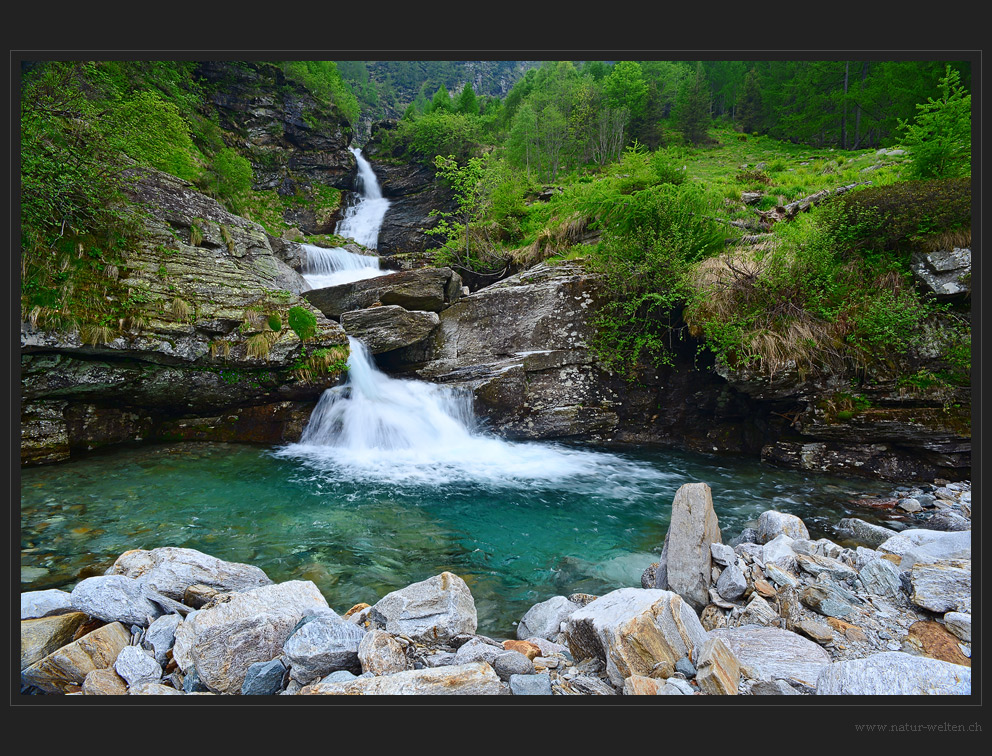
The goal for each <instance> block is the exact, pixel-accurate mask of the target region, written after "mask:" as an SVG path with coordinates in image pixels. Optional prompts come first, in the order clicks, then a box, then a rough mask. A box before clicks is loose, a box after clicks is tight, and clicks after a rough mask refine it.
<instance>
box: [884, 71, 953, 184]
mask: <svg viewBox="0 0 992 756" xmlns="http://www.w3.org/2000/svg"><path fill="white" fill-rule="evenodd" d="M940 92H941V97H940V99H939V100H934V99H933V98H932V97H931V98H929V99H928V100H927V101H926V102H925V103H919V104H917V106H916V110H917V113H916V117H915V118H914V119H913V122H912V123H908V122H907V121H903V120H900V121H899V129H900V130H901V131H902V132H903V133H904V137H903V141H904V143H905V144H906V146H907V147H909V148H910V150H911V152H912V156H913V162H912V167H911V171H912V175H913V176H914V177H916V178H923V179H926V178H952V177H956V176H970V175H971V95H970V94H967V93H966V92H965V89H964V87H963V86H962V85H961V76H960V74H959V73H958V72H957V71H956V70H955V69H953V68H951V66H950V65H948V66H947V69H946V74H945V76H944V77H943V78H941V80H940Z"/></svg>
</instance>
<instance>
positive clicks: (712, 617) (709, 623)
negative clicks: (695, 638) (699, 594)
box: [699, 604, 727, 631]
mask: <svg viewBox="0 0 992 756" xmlns="http://www.w3.org/2000/svg"><path fill="white" fill-rule="evenodd" d="M699 622H700V624H701V625H702V626H703V629H704V630H706V631H709V630H713V629H715V628H717V627H726V625H727V615H726V614H724V612H723V611H722V610H721V609H720V607H718V606H716V605H715V604H709V605H707V606H706V608H704V609H703V612H702V614H700V616H699Z"/></svg>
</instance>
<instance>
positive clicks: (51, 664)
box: [21, 622, 131, 693]
mask: <svg viewBox="0 0 992 756" xmlns="http://www.w3.org/2000/svg"><path fill="white" fill-rule="evenodd" d="M130 642H131V633H129V632H128V630H127V628H125V627H124V625H122V624H121V623H120V622H112V623H110V624H108V625H104V626H102V627H99V628H97V629H96V630H94V631H92V632H90V633H87V634H86V635H84V636H83V637H82V638H79V639H78V640H75V641H73V642H72V643H69V644H66V645H65V646H62V647H61V648H59V649H57V650H56V651H53V652H52V653H50V654H49V655H48V656H46V657H45V658H43V659H41V660H40V661H38V662H36V663H34V664H32V665H31V666H30V667H28V668H27V669H25V670H24V671H23V672H21V680H22V682H24V683H25V684H26V685H34V686H35V687H36V688H39V689H41V690H43V691H45V692H46V693H72V692H75V691H77V690H79V687H80V686H81V685H82V684H83V680H85V679H86V675H88V674H89V673H90V672H92V671H93V670H94V669H107V668H108V667H112V666H113V664H114V662H115V661H116V660H117V656H118V655H119V654H120V652H121V650H122V649H123V648H125V647H126V646H127V645H128V644H129V643H130Z"/></svg>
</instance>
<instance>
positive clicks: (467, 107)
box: [458, 84, 479, 115]
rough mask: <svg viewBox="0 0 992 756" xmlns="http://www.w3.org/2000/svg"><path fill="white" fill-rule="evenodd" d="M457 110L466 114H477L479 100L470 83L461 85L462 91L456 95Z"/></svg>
mask: <svg viewBox="0 0 992 756" xmlns="http://www.w3.org/2000/svg"><path fill="white" fill-rule="evenodd" d="M458 112H459V113H465V114H466V115H479V101H478V99H477V98H476V96H475V92H474V91H473V89H472V85H471V84H466V85H465V86H464V87H462V93H461V94H460V95H458Z"/></svg>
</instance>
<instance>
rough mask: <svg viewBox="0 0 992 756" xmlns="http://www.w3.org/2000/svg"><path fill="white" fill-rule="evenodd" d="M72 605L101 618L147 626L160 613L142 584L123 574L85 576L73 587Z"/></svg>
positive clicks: (76, 608) (160, 610)
mask: <svg viewBox="0 0 992 756" xmlns="http://www.w3.org/2000/svg"><path fill="white" fill-rule="evenodd" d="M70 595H71V600H72V607H73V609H75V610H76V611H79V612H85V613H86V614H88V615H90V616H91V617H97V618H98V619H101V620H103V621H104V622H121V623H123V624H125V625H139V626H141V627H147V626H148V625H149V624H151V622H152V621H153V620H154V619H155V618H156V617H159V616H160V615H162V614H163V612H162V609H161V608H160V607H159V606H158V604H155V603H153V602H152V601H150V600H149V599H148V596H147V594H146V592H145V587H144V585H143V584H142V583H141V582H140V581H138V580H135V579H134V578H130V577H127V576H125V575H97V576H95V577H90V578H86V579H85V580H81V581H80V582H79V583H77V584H76V587H75V588H73V589H72V593H71V594H70Z"/></svg>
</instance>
